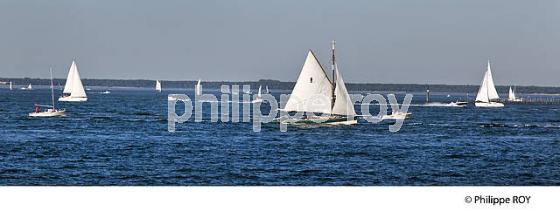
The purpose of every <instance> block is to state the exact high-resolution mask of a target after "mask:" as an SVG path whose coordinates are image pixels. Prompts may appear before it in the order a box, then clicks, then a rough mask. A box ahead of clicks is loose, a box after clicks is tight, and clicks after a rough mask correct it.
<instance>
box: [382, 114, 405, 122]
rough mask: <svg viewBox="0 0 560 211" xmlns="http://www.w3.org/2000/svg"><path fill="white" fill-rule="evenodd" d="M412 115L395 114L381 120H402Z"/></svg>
mask: <svg viewBox="0 0 560 211" xmlns="http://www.w3.org/2000/svg"><path fill="white" fill-rule="evenodd" d="M410 114H411V113H395V114H391V115H385V116H383V117H381V120H401V119H406V118H407V117H408V115H410Z"/></svg>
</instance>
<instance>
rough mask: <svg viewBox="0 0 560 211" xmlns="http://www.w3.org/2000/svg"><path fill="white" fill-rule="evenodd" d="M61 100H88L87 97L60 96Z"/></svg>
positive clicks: (59, 99)
mask: <svg viewBox="0 0 560 211" xmlns="http://www.w3.org/2000/svg"><path fill="white" fill-rule="evenodd" d="M58 101H59V102H86V101H87V97H70V96H68V97H60V98H58Z"/></svg>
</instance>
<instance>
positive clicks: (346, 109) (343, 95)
mask: <svg viewBox="0 0 560 211" xmlns="http://www.w3.org/2000/svg"><path fill="white" fill-rule="evenodd" d="M335 71H336V85H335V86H336V87H335V89H334V93H335V101H334V106H333V109H332V112H331V113H332V114H336V115H344V116H356V111H355V110H354V103H353V102H352V99H351V98H350V95H349V94H348V91H347V90H346V85H345V84H344V80H343V79H342V75H341V74H340V72H339V71H338V65H336V64H335Z"/></svg>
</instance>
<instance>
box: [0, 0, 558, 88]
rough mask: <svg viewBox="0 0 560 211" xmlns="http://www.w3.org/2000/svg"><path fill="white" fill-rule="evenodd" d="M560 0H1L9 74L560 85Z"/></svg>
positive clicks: (0, 49) (2, 45) (0, 71)
mask: <svg viewBox="0 0 560 211" xmlns="http://www.w3.org/2000/svg"><path fill="white" fill-rule="evenodd" d="M559 2H560V1H545V0H543V1H518V0H492V1H487V0H464V1H443V0H442V1H437V0H425V1H412V0H411V1H395V0H387V1H318V0H316V1H305V0H304V1H298V0H284V1H226V0H224V1H171V0H169V1H125V0H118V1H108V0H98V1H80V0H74V1H71V0H67V1H65V0H57V1H47V0H42V1H12V0H3V1H0V29H1V31H0V77H40V78H47V77H48V68H49V67H50V66H52V67H54V69H55V77H59V78H63V77H65V74H66V72H67V69H68V67H69V65H70V63H71V61H72V59H73V58H75V59H76V61H77V63H78V67H79V69H80V73H81V75H82V77H84V78H107V79H108V78H114V79H163V80H195V79H198V78H202V79H204V80H212V81H216V80H227V81H245V80H258V79H277V80H282V81H294V80H296V79H297V76H298V73H299V71H300V69H301V66H302V65H303V64H302V63H303V61H304V60H305V56H306V53H307V50H308V49H313V50H315V51H316V53H317V55H318V56H319V57H320V58H319V59H320V60H321V62H322V63H323V65H326V64H328V62H329V60H328V59H329V54H330V52H329V43H330V40H332V39H336V40H337V55H338V58H337V61H338V63H339V68H340V69H341V71H342V73H343V76H344V79H345V81H347V82H360V83H363V82H372V83H420V84H424V83H443V84H479V83H480V81H481V80H482V75H483V72H484V71H485V66H486V60H488V59H490V60H491V62H492V69H493V73H494V78H495V81H496V83H497V84H500V85H510V84H514V85H547V86H560V82H559V79H558V78H560V64H559V63H560V59H559V58H560V24H559V23H560V12H558V11H560V3H559Z"/></svg>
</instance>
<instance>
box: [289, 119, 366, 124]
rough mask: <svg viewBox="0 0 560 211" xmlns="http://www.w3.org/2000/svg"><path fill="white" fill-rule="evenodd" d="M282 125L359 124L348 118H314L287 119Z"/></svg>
mask: <svg viewBox="0 0 560 211" xmlns="http://www.w3.org/2000/svg"><path fill="white" fill-rule="evenodd" d="M280 123H282V124H290V125H308V124H313V125H354V124H358V120H356V119H350V120H349V119H348V118H346V117H340V118H339V117H314V119H285V120H281V121H280Z"/></svg>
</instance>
